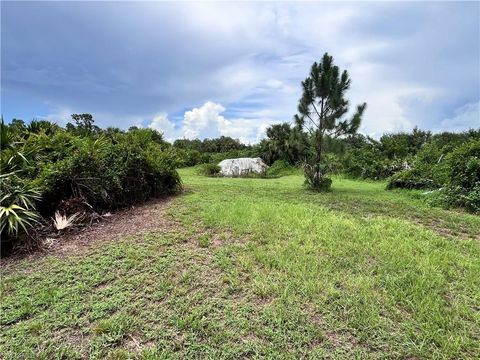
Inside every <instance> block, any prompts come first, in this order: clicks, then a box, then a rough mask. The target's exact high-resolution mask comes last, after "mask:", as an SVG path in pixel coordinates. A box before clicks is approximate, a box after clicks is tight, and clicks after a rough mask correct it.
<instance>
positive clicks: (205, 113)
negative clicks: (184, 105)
mask: <svg viewBox="0 0 480 360" xmlns="http://www.w3.org/2000/svg"><path fill="white" fill-rule="evenodd" d="M224 111H225V108H224V107H223V106H222V105H220V104H217V103H214V102H212V101H207V102H206V103H205V104H203V105H202V106H200V107H199V108H193V109H192V110H189V111H186V112H185V115H184V116H183V124H182V134H183V136H184V137H185V138H187V139H195V138H198V137H199V136H200V135H202V137H215V136H216V134H217V133H218V129H219V127H220V126H221V124H223V123H225V118H224V117H223V116H222V115H220V114H221V113H222V112H224Z"/></svg>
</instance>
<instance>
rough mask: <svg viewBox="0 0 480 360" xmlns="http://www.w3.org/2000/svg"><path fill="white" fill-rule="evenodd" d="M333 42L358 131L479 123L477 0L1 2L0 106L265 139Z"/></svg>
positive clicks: (23, 115) (54, 116)
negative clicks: (361, 110) (360, 111)
mask: <svg viewBox="0 0 480 360" xmlns="http://www.w3.org/2000/svg"><path fill="white" fill-rule="evenodd" d="M325 52H328V53H329V54H330V55H332V56H333V57H334V61H335V63H336V64H337V65H338V66H339V67H340V68H341V69H342V70H343V69H347V70H348V72H349V73H350V76H351V78H352V86H351V88H350V91H349V92H348V93H347V96H348V98H349V99H350V104H351V108H352V111H353V109H354V108H355V105H357V104H360V103H363V102H367V104H368V106H367V110H366V112H365V115H364V118H363V122H362V126H361V128H360V132H362V133H364V134H367V135H370V136H373V137H377V138H378V137H379V136H381V135H382V134H383V133H385V132H398V131H408V130H410V129H412V128H413V127H415V126H417V127H419V128H422V129H428V130H431V131H433V132H439V131H463V130H467V129H469V128H479V127H480V3H479V2H452V3H450V2H356V3H348V2H304V3H299V2H295V3H294V2H292V3H289V2H261V3H254V2H238V3H232V2H230V3H219V2H210V3H199V2H194V3H187V2H175V3H174V2H69V1H59V2H38V1H37V2H6V1H2V2H1V113H2V115H3V117H4V118H5V119H6V120H7V121H10V120H11V119H12V118H20V119H23V120H25V121H29V120H31V119H33V118H37V119H49V120H52V121H55V122H57V123H59V124H61V125H64V124H66V123H67V122H68V121H69V120H70V115H71V114H73V113H91V114H93V116H94V119H95V121H96V124H97V125H99V126H102V127H106V126H116V127H120V128H123V129H128V128H129V127H130V126H142V127H150V128H153V129H156V130H159V131H161V132H163V133H164V135H165V137H166V138H167V139H169V140H170V141H173V140H174V139H177V138H200V139H203V138H212V137H217V136H221V135H225V136H231V137H233V138H238V139H240V140H241V141H242V142H245V143H255V142H258V141H259V140H260V139H261V138H262V137H264V133H265V129H266V128H267V127H268V126H269V125H271V124H275V123H280V122H292V119H293V115H294V114H295V113H296V109H297V103H298V99H299V98H300V96H301V92H302V91H301V81H302V80H304V79H305V77H307V75H308V73H309V69H310V66H311V64H312V63H313V62H314V61H319V60H320V59H321V56H322V55H323V54H324V53H325Z"/></svg>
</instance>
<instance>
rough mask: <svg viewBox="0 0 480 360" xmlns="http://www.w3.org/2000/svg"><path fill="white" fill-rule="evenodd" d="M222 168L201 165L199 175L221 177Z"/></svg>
mask: <svg viewBox="0 0 480 360" xmlns="http://www.w3.org/2000/svg"><path fill="white" fill-rule="evenodd" d="M220 171H221V168H220V166H218V165H217V164H212V163H208V164H201V165H200V166H199V167H198V174H199V175H204V176H211V177H213V176H219V175H220Z"/></svg>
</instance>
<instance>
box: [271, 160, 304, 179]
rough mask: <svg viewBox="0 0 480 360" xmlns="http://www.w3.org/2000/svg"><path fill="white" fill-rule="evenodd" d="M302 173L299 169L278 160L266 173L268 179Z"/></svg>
mask: <svg viewBox="0 0 480 360" xmlns="http://www.w3.org/2000/svg"><path fill="white" fill-rule="evenodd" d="M299 172H300V170H299V169H298V168H296V167H295V166H292V165H290V164H289V163H287V162H286V161H285V160H277V161H275V162H274V163H273V164H272V166H270V167H269V168H268V169H267V171H266V172H265V176H266V177H281V176H288V175H296V174H298V173H299Z"/></svg>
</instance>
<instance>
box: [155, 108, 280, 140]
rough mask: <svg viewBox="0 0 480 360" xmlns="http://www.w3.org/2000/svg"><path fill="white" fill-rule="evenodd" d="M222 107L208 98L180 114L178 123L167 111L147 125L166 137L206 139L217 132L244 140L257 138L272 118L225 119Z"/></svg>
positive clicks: (171, 138)
mask: <svg viewBox="0 0 480 360" xmlns="http://www.w3.org/2000/svg"><path fill="white" fill-rule="evenodd" d="M225 111H226V109H225V107H224V106H222V105H221V104H219V103H215V102H213V101H207V102H206V103H205V104H203V105H202V106H200V107H196V108H193V109H192V110H188V111H186V112H185V114H184V115H183V120H182V122H181V124H180V126H178V127H176V126H175V124H174V123H173V122H172V121H170V120H169V119H168V115H167V114H166V113H161V114H158V115H156V116H155V117H154V118H153V119H152V121H151V122H150V124H149V125H148V127H149V128H151V129H155V130H157V131H160V132H162V133H163V134H164V135H165V138H166V139H167V140H168V141H174V140H175V139H179V138H186V139H196V138H200V139H205V138H215V137H219V136H230V137H232V138H234V139H239V140H240V141H241V142H243V143H245V144H250V143H255V142H258V141H260V140H261V139H262V138H263V136H264V134H265V130H266V128H267V127H268V125H269V124H271V120H268V119H262V118H257V119H243V118H233V119H226V118H225V117H224V116H223V115H222V114H223V113H224V112H225Z"/></svg>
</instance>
